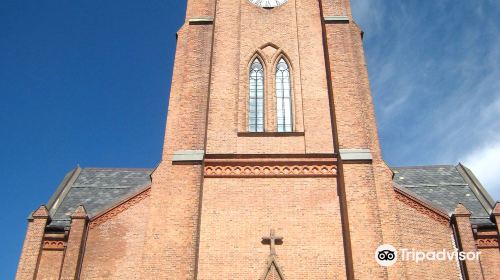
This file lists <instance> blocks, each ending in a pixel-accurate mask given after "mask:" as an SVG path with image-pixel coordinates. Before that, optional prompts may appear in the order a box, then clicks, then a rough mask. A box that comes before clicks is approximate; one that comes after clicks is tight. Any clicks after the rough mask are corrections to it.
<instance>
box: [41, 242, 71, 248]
mask: <svg viewBox="0 0 500 280" xmlns="http://www.w3.org/2000/svg"><path fill="white" fill-rule="evenodd" d="M65 246H66V243H65V242H64V241H57V240H46V241H44V242H43V249H44V250H64V247H65Z"/></svg>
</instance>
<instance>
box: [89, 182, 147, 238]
mask: <svg viewBox="0 0 500 280" xmlns="http://www.w3.org/2000/svg"><path fill="white" fill-rule="evenodd" d="M150 193H151V188H147V189H146V190H144V191H142V192H140V193H138V194H137V195H135V196H133V197H131V198H129V199H127V200H125V201H123V202H122V203H119V204H118V205H116V206H115V207H113V208H111V209H110V210H109V211H106V212H104V213H103V214H101V215H98V216H96V217H94V218H93V219H92V220H91V221H90V225H89V227H90V228H91V229H93V228H95V227H97V226H99V225H101V224H103V223H105V222H106V221H108V220H110V219H111V218H113V217H115V216H116V215H118V214H120V213H122V212H123V211H125V210H127V209H129V208H130V207H132V206H134V205H136V204H137V203H139V202H141V201H142V200H143V199H145V198H147V197H149V195H150Z"/></svg>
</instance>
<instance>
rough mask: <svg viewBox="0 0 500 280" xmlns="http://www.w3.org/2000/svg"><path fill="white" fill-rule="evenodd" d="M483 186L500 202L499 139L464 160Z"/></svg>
mask: <svg viewBox="0 0 500 280" xmlns="http://www.w3.org/2000/svg"><path fill="white" fill-rule="evenodd" d="M464 164H465V166H467V167H469V168H470V169H471V170H472V172H474V174H475V175H476V177H477V178H478V179H479V181H481V183H482V184H483V186H484V187H485V188H486V189H487V190H488V192H489V193H490V194H491V196H493V199H495V200H497V201H500V139H499V140H498V141H496V142H493V143H490V144H488V145H485V146H484V147H481V148H479V149H478V150H476V151H473V152H472V153H471V154H470V155H468V156H467V157H466V158H465V159H464Z"/></svg>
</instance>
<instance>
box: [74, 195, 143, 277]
mask: <svg viewBox="0 0 500 280" xmlns="http://www.w3.org/2000/svg"><path fill="white" fill-rule="evenodd" d="M150 202H151V200H150V199H149V198H145V199H144V200H142V201H140V202H139V203H137V204H135V205H133V206H131V207H130V208H127V209H126V210H124V211H123V212H119V213H117V214H116V216H112V217H110V218H109V219H108V218H105V220H104V221H102V223H101V222H100V223H99V224H98V225H92V224H90V229H89V232H88V237H87V241H86V248H85V253H84V256H83V264H82V272H81V279H137V277H138V275H139V273H140V268H141V266H140V262H141V257H142V253H143V250H142V249H143V246H144V236H145V228H146V225H147V221H148V218H149V204H150ZM123 207H127V203H125V204H124V206H123Z"/></svg>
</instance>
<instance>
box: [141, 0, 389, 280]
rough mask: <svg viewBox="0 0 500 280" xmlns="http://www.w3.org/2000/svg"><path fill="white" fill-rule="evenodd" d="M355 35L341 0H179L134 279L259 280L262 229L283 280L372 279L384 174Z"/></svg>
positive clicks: (385, 214)
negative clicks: (168, 88)
mask: <svg viewBox="0 0 500 280" xmlns="http://www.w3.org/2000/svg"><path fill="white" fill-rule="evenodd" d="M262 6H264V7H262ZM268 6H276V7H274V8H270V7H268ZM361 36H362V34H361V30H359V28H358V27H357V26H356V25H355V24H354V23H353V22H352V16H351V12H350V7H349V2H348V1H345V0H338V1H309V0H306V1H302V0H296V1H293V0H290V1H284V0H282V1H279V0H278V1H256V0H255V1H248V0H240V1H234V0H221V1H211V0H204V1H189V2H188V8H187V23H186V25H185V26H183V27H182V28H181V30H180V31H179V33H178V46H177V56H176V61H175V68H174V77H173V86H172V92H171V97H170V110H169V113H168V123H167V129H166V135H167V136H166V139H165V146H164V153H163V161H162V163H161V164H160V166H159V167H158V168H157V169H156V170H155V172H154V173H153V184H152V193H151V198H152V204H151V207H152V208H151V220H150V222H149V225H148V229H147V237H146V249H145V257H144V260H143V264H144V266H145V267H144V273H145V274H144V277H143V278H144V279H152V278H153V277H155V276H157V275H164V276H165V277H167V276H169V277H171V279H191V278H193V277H195V276H197V278H198V279H216V278H217V279H219V278H221V276H222V278H225V279H228V278H229V279H250V276H251V275H255V276H257V275H258V276H257V277H259V276H261V275H259V274H261V273H263V272H264V271H265V269H266V266H267V263H268V262H269V261H270V256H269V255H270V254H269V249H270V248H269V246H268V245H264V244H262V242H261V241H262V236H265V235H269V233H270V229H274V230H275V231H276V234H277V235H280V236H282V237H283V241H282V245H279V246H276V248H275V251H276V259H277V261H278V262H279V264H280V265H281V266H282V269H283V271H284V273H286V276H287V278H289V279H306V278H307V279H342V278H346V277H347V275H348V274H352V273H353V270H354V269H356V268H357V270H358V271H359V272H358V273H359V274H365V273H366V274H368V273H369V274H371V275H373V276H376V275H377V276H380V277H383V276H384V274H385V273H386V272H385V271H384V270H383V269H381V268H380V266H379V265H378V264H377V263H376V262H375V261H374V260H373V258H371V256H372V255H373V252H374V250H375V249H376V246H375V245H377V244H382V243H383V242H385V241H387V242H388V243H391V242H392V243H396V242H395V241H394V239H395V235H394V225H393V222H394V221H393V219H391V217H395V216H394V215H391V208H390V206H391V201H392V200H393V199H394V198H393V196H392V192H391V191H392V180H391V176H392V173H391V171H390V170H389V169H388V168H387V167H386V166H385V164H384V162H383V161H382V159H381V156H380V149H379V144H378V141H377V134H376V133H377V132H376V127H375V121H374V116H373V106H372V101H371V96H370V90H369V86H368V79H367V73H366V67H365V62H364V58H363V50H362V46H361V39H362V38H361ZM349 201H355V202H356V203H347V202H349ZM359 213H363V218H362V219H359V217H357V216H359ZM350 215H351V216H350ZM352 215H354V216H352ZM374 246H375V247H374ZM367 256H370V260H369V262H368V264H367V260H366V259H367ZM255 279H257V278H255Z"/></svg>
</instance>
